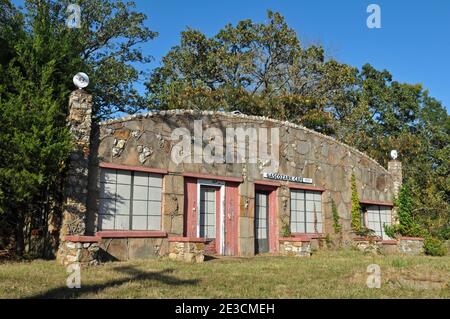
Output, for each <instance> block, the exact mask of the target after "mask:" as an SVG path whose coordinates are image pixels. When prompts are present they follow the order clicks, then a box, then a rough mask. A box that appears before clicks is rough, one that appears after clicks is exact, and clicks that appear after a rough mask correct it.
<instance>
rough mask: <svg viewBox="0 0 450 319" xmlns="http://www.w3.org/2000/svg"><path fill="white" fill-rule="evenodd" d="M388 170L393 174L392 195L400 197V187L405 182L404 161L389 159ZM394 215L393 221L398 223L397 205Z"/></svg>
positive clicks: (393, 211)
mask: <svg viewBox="0 0 450 319" xmlns="http://www.w3.org/2000/svg"><path fill="white" fill-rule="evenodd" d="M388 171H389V173H391V176H392V182H393V187H392V195H393V196H394V198H398V194H399V192H400V187H401V186H402V182H403V175H402V163H401V162H399V161H397V160H393V161H389V163H388ZM392 217H393V222H394V223H398V220H397V211H396V208H395V207H394V209H393V210H392Z"/></svg>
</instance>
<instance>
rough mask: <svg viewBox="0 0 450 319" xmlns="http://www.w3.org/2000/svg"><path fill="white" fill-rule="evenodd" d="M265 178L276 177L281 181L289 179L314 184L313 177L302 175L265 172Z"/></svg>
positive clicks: (289, 180)
mask: <svg viewBox="0 0 450 319" xmlns="http://www.w3.org/2000/svg"><path fill="white" fill-rule="evenodd" d="M263 177H264V178H268V179H275V180H279V181H288V182H294V183H305V184H312V182H313V181H312V178H306V177H300V176H289V175H281V174H276V173H263Z"/></svg>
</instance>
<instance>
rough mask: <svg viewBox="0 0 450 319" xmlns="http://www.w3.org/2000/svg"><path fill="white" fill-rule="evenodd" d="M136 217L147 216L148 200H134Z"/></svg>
mask: <svg viewBox="0 0 450 319" xmlns="http://www.w3.org/2000/svg"><path fill="white" fill-rule="evenodd" d="M134 215H147V201H146V200H134V201H133V216H134Z"/></svg>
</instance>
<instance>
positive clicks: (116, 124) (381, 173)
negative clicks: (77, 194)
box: [98, 110, 394, 255]
mask: <svg viewBox="0 0 450 319" xmlns="http://www.w3.org/2000/svg"><path fill="white" fill-rule="evenodd" d="M194 120H202V121H203V130H205V129H207V128H209V127H215V128H219V129H220V130H221V131H222V132H223V135H224V140H225V129H226V128H228V127H235V128H236V127H243V128H244V129H245V128H249V127H255V128H259V127H265V128H279V133H280V157H279V160H280V166H279V169H278V171H277V172H275V173H279V174H285V175H291V176H302V177H307V178H312V179H313V185H314V186H318V187H322V188H324V189H326V191H325V192H324V193H323V195H322V212H323V216H324V232H325V233H332V232H333V231H332V229H333V226H332V224H333V221H332V214H331V200H332V199H334V201H335V203H336V206H337V210H338V213H339V215H340V217H341V223H342V226H343V237H344V238H343V239H344V241H345V240H347V241H348V240H349V239H350V237H351V236H350V230H351V226H350V223H351V215H350V208H351V200H350V197H351V192H350V177H351V174H352V173H354V174H355V176H356V181H357V187H358V190H359V197H360V199H361V200H374V201H392V199H393V193H394V189H393V185H394V184H393V178H392V175H391V173H390V172H388V171H387V170H386V169H385V168H383V167H381V166H380V165H379V164H378V163H376V162H375V161H374V160H372V159H371V158H369V157H368V156H366V155H365V154H363V153H361V152H359V151H358V150H356V149H354V148H352V147H349V146H347V145H345V144H342V143H340V142H338V141H336V140H334V139H333V138H330V137H328V136H325V135H322V134H320V133H317V132H314V131H312V130H309V129H306V128H304V127H302V126H298V125H295V124H292V123H289V122H281V121H276V120H272V119H268V118H263V117H255V116H245V115H233V114H230V113H224V112H195V111H185V110H173V111H161V112H157V113H148V114H139V115H134V116H130V117H127V118H122V119H114V120H109V121H106V122H104V123H102V124H101V127H100V135H99V139H100V144H99V149H98V160H99V161H100V162H108V163H115V164H121V165H133V166H146V167H152V168H163V169H167V170H169V172H171V173H170V175H167V176H165V177H164V187H165V189H164V197H165V199H166V200H167V199H168V201H167V204H165V205H164V207H163V225H164V229H163V230H165V231H167V232H169V233H173V234H180V233H181V232H182V229H183V226H182V223H183V219H182V214H183V201H182V200H181V197H182V193H183V182H182V181H183V177H182V176H181V174H182V173H183V172H192V173H203V174H213V175H220V176H229V177H242V178H243V179H244V182H243V183H242V184H241V185H240V186H239V195H240V201H239V205H240V217H239V241H240V254H241V255H252V254H253V249H254V248H253V246H254V242H253V218H254V184H253V182H254V181H255V180H263V179H264V178H263V176H262V169H263V168H264V167H265V163H261V162H258V163H257V164H250V163H234V164H217V163H213V164H207V163H202V164H194V163H181V164H179V165H177V164H176V163H175V162H174V161H172V160H171V150H172V148H173V146H174V145H175V144H176V143H178V141H172V140H171V133H172V131H173V130H174V129H176V128H181V127H185V128H188V129H189V130H190V132H191V134H192V135H193V134H194V133H193V131H194V130H193V125H194ZM281 184H282V187H281V188H280V189H279V190H278V192H277V196H278V206H279V213H280V214H279V225H282V222H283V221H286V220H287V221H288V215H289V211H290V208H289V205H290V203H289V200H288V198H289V190H288V189H287V188H286V185H287V183H284V182H282V183H281ZM279 230H280V231H281V226H280V227H279Z"/></svg>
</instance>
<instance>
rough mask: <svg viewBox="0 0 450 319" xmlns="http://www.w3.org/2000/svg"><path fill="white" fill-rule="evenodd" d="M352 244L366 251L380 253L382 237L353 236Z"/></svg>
mask: <svg viewBox="0 0 450 319" xmlns="http://www.w3.org/2000/svg"><path fill="white" fill-rule="evenodd" d="M352 246H353V247H355V248H356V249H358V250H360V251H362V252H364V253H373V254H379V253H380V252H381V239H379V238H378V237H356V238H353V242H352Z"/></svg>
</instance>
